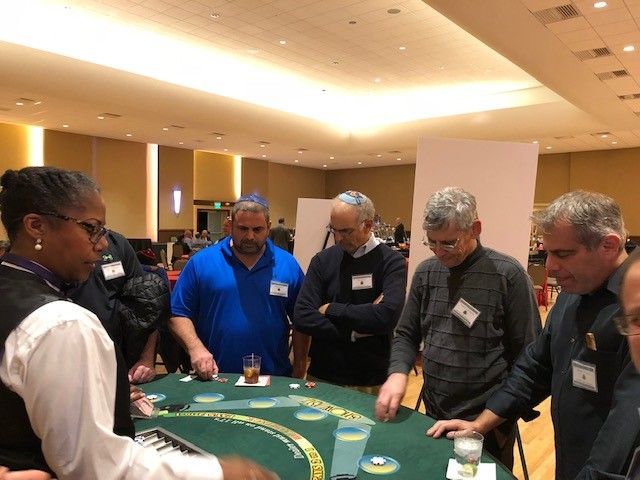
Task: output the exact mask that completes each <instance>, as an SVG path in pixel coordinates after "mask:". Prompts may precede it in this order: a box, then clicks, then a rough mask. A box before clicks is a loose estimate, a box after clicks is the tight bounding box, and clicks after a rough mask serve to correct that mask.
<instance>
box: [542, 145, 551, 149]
mask: <svg viewBox="0 0 640 480" xmlns="http://www.w3.org/2000/svg"><path fill="white" fill-rule="evenodd" d="M544 148H546V149H547V150H551V149H552V148H553V147H552V146H551V145H547V146H546V147H544Z"/></svg>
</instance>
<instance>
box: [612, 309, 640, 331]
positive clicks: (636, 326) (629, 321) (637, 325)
mask: <svg viewBox="0 0 640 480" xmlns="http://www.w3.org/2000/svg"><path fill="white" fill-rule="evenodd" d="M613 323H614V324H615V325H616V328H617V329H618V332H620V335H624V336H626V337H632V336H633V335H640V315H639V314H637V313H631V314H629V315H620V316H619V317H615V318H614V319H613ZM632 330H633V333H631V332H632Z"/></svg>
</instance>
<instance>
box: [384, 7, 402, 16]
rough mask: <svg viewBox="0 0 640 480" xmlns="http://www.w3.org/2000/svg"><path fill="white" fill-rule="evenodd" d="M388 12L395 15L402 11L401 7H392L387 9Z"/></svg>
mask: <svg viewBox="0 0 640 480" xmlns="http://www.w3.org/2000/svg"><path fill="white" fill-rule="evenodd" d="M387 13H390V14H391V15H395V14H397V13H400V9H399V8H390V9H389V10H387Z"/></svg>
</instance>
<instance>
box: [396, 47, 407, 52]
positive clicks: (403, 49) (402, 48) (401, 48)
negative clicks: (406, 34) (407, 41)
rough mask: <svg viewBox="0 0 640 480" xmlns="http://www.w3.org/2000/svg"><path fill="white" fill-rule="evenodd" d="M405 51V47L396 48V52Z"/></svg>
mask: <svg viewBox="0 0 640 480" xmlns="http://www.w3.org/2000/svg"><path fill="white" fill-rule="evenodd" d="M406 49H407V47H405V46H402V47H398V50H400V51H405V50H406Z"/></svg>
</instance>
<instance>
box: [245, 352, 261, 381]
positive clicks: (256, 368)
mask: <svg viewBox="0 0 640 480" xmlns="http://www.w3.org/2000/svg"><path fill="white" fill-rule="evenodd" d="M242 366H243V370H244V383H249V384H252V383H258V379H259V377H260V356H259V355H254V354H253V353H252V354H251V355H246V356H244V357H242Z"/></svg>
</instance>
